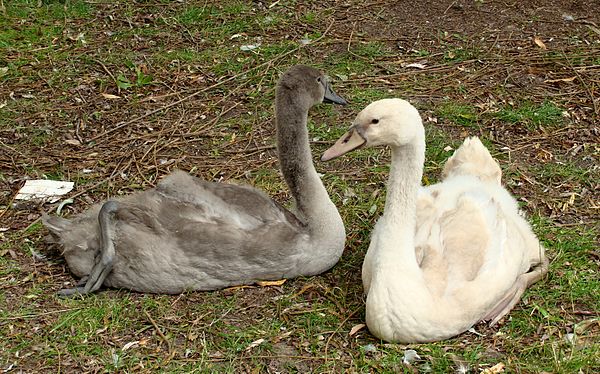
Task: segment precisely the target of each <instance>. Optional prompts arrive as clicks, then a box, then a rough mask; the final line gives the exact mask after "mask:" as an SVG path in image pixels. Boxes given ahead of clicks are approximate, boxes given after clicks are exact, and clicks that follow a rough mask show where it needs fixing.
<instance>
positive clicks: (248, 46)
mask: <svg viewBox="0 0 600 374" xmlns="http://www.w3.org/2000/svg"><path fill="white" fill-rule="evenodd" d="M258 47H260V43H256V44H246V45H243V46H241V47H240V49H241V50H242V51H244V52H248V51H252V50H255V49H256V48H258Z"/></svg>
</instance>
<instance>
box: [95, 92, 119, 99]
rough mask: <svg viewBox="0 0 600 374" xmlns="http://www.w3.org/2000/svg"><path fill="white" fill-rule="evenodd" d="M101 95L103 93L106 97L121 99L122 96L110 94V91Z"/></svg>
mask: <svg viewBox="0 0 600 374" xmlns="http://www.w3.org/2000/svg"><path fill="white" fill-rule="evenodd" d="M100 95H102V96H103V97H104V98H105V99H120V98H121V96H117V95H113V94H108V93H104V92H102V93H100Z"/></svg>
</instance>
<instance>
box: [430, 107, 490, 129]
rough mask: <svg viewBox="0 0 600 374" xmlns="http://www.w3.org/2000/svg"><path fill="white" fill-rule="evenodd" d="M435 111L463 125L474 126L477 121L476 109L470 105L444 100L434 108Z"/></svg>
mask: <svg viewBox="0 0 600 374" xmlns="http://www.w3.org/2000/svg"><path fill="white" fill-rule="evenodd" d="M436 113H437V114H438V115H439V116H440V117H442V118H444V119H446V120H448V121H450V122H453V123H456V124H458V125H461V126H465V127H476V126H477V122H478V121H479V114H478V112H477V109H476V108H475V107H473V106H472V105H466V104H459V103H456V102H454V101H446V102H444V103H443V104H441V105H440V106H439V107H437V108H436Z"/></svg>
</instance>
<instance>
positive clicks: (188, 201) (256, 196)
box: [156, 171, 304, 230]
mask: <svg viewBox="0 0 600 374" xmlns="http://www.w3.org/2000/svg"><path fill="white" fill-rule="evenodd" d="M156 192H157V193H158V194H160V195H162V196H164V197H168V198H170V199H172V200H173V201H175V202H183V203H185V204H177V203H175V205H178V206H177V208H183V209H178V211H176V212H174V213H175V214H177V215H179V216H180V218H186V219H189V220H191V221H198V222H206V223H211V222H220V223H221V224H224V223H228V224H230V225H233V226H237V227H239V228H240V229H247V230H252V229H253V228H255V227H259V226H263V225H264V224H265V223H267V222H270V223H276V222H279V223H282V224H286V225H291V226H292V227H294V228H296V229H298V230H302V229H303V228H304V224H303V223H302V222H301V221H300V220H299V219H298V218H296V216H295V215H294V214H293V213H291V212H289V211H288V210H287V209H285V208H284V207H282V206H281V205H280V204H278V203H277V202H276V201H274V200H273V199H271V198H270V197H269V196H267V195H266V194H265V193H263V192H262V191H260V190H257V189H255V188H252V187H248V186H239V185H233V184H226V183H211V182H207V181H204V180H201V179H198V178H195V177H193V176H191V175H189V174H187V173H185V172H182V171H176V172H173V173H172V174H170V175H169V176H168V177H166V178H165V179H163V180H162V181H161V182H160V183H159V184H158V185H157V187H156ZM161 213H163V214H165V215H166V216H167V217H168V216H170V214H168V213H165V212H161Z"/></svg>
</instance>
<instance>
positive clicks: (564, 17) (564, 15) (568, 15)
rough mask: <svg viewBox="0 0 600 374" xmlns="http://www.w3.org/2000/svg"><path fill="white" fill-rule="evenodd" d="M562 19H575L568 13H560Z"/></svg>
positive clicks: (570, 20)
mask: <svg viewBox="0 0 600 374" xmlns="http://www.w3.org/2000/svg"><path fill="white" fill-rule="evenodd" d="M562 19H563V20H565V21H567V22H573V21H575V17H573V16H572V15H570V14H563V15H562Z"/></svg>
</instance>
